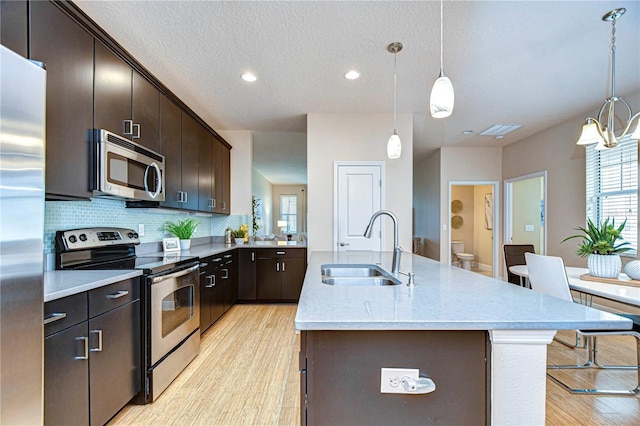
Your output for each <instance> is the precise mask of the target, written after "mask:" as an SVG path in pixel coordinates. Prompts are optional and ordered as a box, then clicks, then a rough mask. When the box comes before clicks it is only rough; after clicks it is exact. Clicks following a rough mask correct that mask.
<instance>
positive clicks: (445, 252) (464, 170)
mask: <svg viewBox="0 0 640 426" xmlns="http://www.w3.org/2000/svg"><path fill="white" fill-rule="evenodd" d="M440 151H441V154H440V155H441V160H440V167H441V175H440V176H441V181H440V229H441V231H440V237H441V238H440V241H441V243H440V261H441V262H445V261H446V260H447V259H448V258H449V230H450V229H451V228H450V227H449V208H450V207H449V200H448V197H449V182H451V181H456V182H461V181H476V182H477V181H498V182H499V181H500V180H501V179H502V150H501V149H500V148H441V149H440ZM497 198H498V197H497V194H494V200H496V199H497ZM499 199H502V197H499ZM494 202H495V201H494ZM496 220H498V218H494V226H496ZM443 225H447V226H446V229H447V230H446V231H445V230H442V229H443Z"/></svg>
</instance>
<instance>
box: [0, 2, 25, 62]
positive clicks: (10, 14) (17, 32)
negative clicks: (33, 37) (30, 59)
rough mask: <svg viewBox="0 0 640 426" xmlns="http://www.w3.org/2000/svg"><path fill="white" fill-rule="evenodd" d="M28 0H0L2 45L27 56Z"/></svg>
mask: <svg viewBox="0 0 640 426" xmlns="http://www.w3.org/2000/svg"><path fill="white" fill-rule="evenodd" d="M27 19H28V18H27V1H26V0H23V1H2V2H0V40H2V45H3V46H5V47H7V48H9V49H11V50H13V51H14V52H16V53H17V54H18V55H21V56H23V57H25V58H26V57H27V54H28V52H27V31H28V30H27Z"/></svg>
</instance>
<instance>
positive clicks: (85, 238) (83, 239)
mask: <svg viewBox="0 0 640 426" xmlns="http://www.w3.org/2000/svg"><path fill="white" fill-rule="evenodd" d="M79 238H80V241H87V236H86V235H85V234H80V237H79Z"/></svg>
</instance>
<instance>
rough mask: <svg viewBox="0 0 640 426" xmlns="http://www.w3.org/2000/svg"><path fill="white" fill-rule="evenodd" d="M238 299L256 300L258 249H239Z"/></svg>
mask: <svg viewBox="0 0 640 426" xmlns="http://www.w3.org/2000/svg"><path fill="white" fill-rule="evenodd" d="M237 281H238V300H241V301H242V300H247V301H250V300H256V251H255V250H248V249H240V250H238V280H237Z"/></svg>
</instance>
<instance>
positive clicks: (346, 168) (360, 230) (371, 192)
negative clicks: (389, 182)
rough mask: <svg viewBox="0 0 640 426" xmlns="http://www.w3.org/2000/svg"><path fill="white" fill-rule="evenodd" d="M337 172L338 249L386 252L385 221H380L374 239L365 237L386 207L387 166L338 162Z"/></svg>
mask: <svg viewBox="0 0 640 426" xmlns="http://www.w3.org/2000/svg"><path fill="white" fill-rule="evenodd" d="M334 171H335V185H336V191H335V199H334V203H335V204H334V205H335V217H334V219H335V220H334V227H335V229H334V242H335V247H336V250H337V251H346V250H376V251H378V250H383V246H382V231H381V230H382V227H381V223H382V221H381V220H377V221H376V223H375V227H374V229H373V232H372V233H371V238H365V237H364V231H365V229H366V228H367V225H368V224H369V219H370V218H371V215H373V213H375V212H377V211H378V210H380V209H381V208H382V205H383V188H384V185H383V182H382V181H383V176H384V163H380V162H357V163H355V162H352V163H344V162H336V163H335V167H334Z"/></svg>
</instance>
